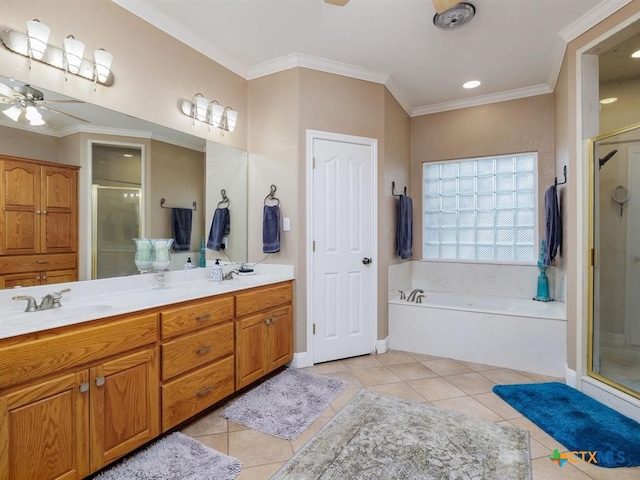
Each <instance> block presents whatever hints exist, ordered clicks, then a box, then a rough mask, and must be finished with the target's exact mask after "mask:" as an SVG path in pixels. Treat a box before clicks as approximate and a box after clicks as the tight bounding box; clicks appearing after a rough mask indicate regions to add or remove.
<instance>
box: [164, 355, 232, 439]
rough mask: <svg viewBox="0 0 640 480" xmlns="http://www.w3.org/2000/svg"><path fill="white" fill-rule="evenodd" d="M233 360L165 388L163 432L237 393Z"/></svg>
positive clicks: (218, 364) (205, 369) (216, 364)
mask: <svg viewBox="0 0 640 480" xmlns="http://www.w3.org/2000/svg"><path fill="white" fill-rule="evenodd" d="M233 358H234V357H233V356H230V357H227V358H223V359H222V360H219V361H217V362H215V363H213V364H211V365H209V366H207V367H203V368H201V369H199V370H196V371H195V372H192V373H189V374H187V375H184V376H182V377H179V378H177V379H175V380H173V381H171V382H169V383H167V384H165V385H163V386H162V431H163V432H166V431H167V430H169V429H170V428H173V427H175V426H176V425H178V424H179V423H181V422H184V421H185V420H187V419H188V418H190V417H192V416H193V415H195V414H196V413H199V412H201V411H202V410H204V409H205V408H207V407H210V406H211V405H213V404H214V403H216V402H218V401H220V400H222V399H223V398H225V397H227V396H229V395H231V394H232V393H233V389H234V377H233V364H234V361H233Z"/></svg>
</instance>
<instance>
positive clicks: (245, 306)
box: [236, 282, 293, 317]
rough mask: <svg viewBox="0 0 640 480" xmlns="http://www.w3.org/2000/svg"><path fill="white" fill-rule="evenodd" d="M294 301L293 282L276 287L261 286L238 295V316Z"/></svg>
mask: <svg viewBox="0 0 640 480" xmlns="http://www.w3.org/2000/svg"><path fill="white" fill-rule="evenodd" d="M292 301H293V285H292V284H291V282H287V283H283V284H279V285H276V286H274V287H268V288H261V289H259V290H252V291H249V292H246V293H239V294H237V295H236V317H244V316H245V315H249V314H251V313H255V312H261V311H263V310H267V309H270V308H272V307H277V306H278V305H285V304H287V303H291V302H292Z"/></svg>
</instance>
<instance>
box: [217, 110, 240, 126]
mask: <svg viewBox="0 0 640 480" xmlns="http://www.w3.org/2000/svg"><path fill="white" fill-rule="evenodd" d="M237 121H238V112H236V111H235V110H233V109H232V108H231V107H226V108H225V109H224V113H223V115H222V123H221V128H224V129H225V130H226V131H228V132H233V131H234V130H235V128H236V122H237Z"/></svg>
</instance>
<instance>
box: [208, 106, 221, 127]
mask: <svg viewBox="0 0 640 480" xmlns="http://www.w3.org/2000/svg"><path fill="white" fill-rule="evenodd" d="M223 113H224V107H223V106H222V105H220V104H219V103H218V102H217V101H216V100H214V101H213V102H211V103H209V123H210V124H211V125H212V126H214V127H216V128H221V126H222V114H223Z"/></svg>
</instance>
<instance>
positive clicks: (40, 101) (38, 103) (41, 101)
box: [35, 100, 84, 105]
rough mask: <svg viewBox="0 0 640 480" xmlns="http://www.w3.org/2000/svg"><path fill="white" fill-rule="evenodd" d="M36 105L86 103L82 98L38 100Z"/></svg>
mask: <svg viewBox="0 0 640 480" xmlns="http://www.w3.org/2000/svg"><path fill="white" fill-rule="evenodd" d="M35 103H36V105H42V104H44V103H84V102H83V101H82V100H36V101H35Z"/></svg>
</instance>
